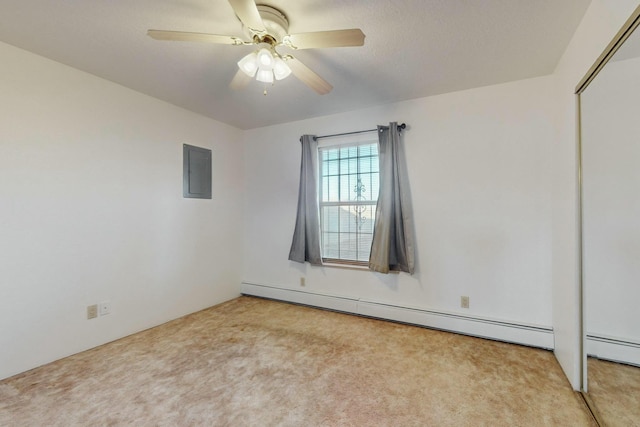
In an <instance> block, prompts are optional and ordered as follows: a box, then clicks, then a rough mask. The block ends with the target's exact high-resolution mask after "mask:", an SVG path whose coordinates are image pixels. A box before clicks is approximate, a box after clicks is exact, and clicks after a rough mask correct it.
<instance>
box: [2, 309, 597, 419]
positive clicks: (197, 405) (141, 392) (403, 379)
mask: <svg viewBox="0 0 640 427" xmlns="http://www.w3.org/2000/svg"><path fill="white" fill-rule="evenodd" d="M0 425H2V426H94V425H100V426H120V425H126V426H589V425H594V424H592V421H591V417H590V415H589V413H588V411H587V410H586V408H585V406H584V404H583V403H582V400H581V399H580V398H579V395H578V394H576V393H574V392H573V391H572V390H571V388H570V386H569V383H568V382H567V380H566V378H565V377H564V375H563V373H562V371H561V369H560V367H559V365H558V364H557V362H556V360H555V358H554V356H553V354H552V353H551V352H548V351H544V350H537V349H532V348H527V347H522V346H517V345H510V344H505V343H499V342H493V341H488V340H482V339H477V338H470V337H464V336H460V335H456V334H451V333H446V332H440V331H433V330H428V329H424V328H418V327H413V326H407V325H400V324H395V323H390V322H384V321H379V320H373V319H366V318H360V317H356V316H350V315H345V314H338V313H332V312H327V311H322V310H317V309H312V308H307V307H300V306H295V305H290V304H285V303H279V302H274V301H268V300H262V299H257V298H250V297H241V298H238V299H235V300H232V301H229V302H227V303H225V304H222V305H219V306H216V307H213V308H211V309H208V310H204V311H201V312H198V313H195V314H192V315H190V316H187V317H184V318H181V319H178V320H175V321H173V322H170V323H167V324H165V325H162V326H159V327H157V328H153V329H150V330H148V331H145V332H142V333H139V334H136V335H132V336H130V337H127V338H124V339H121V340H118V341H116V342H113V343H110V344H107V345H104V346H102V347H99V348H96V349H93V350H90V351H86V352H84V353H80V354H77V355H74V356H72V357H69V358H66V359H63V360H60V361H57V362H54V363H51V364H49V365H46V366H43V367H40V368H37V369H34V370H32V371H29V372H26V373H23V374H20V375H18V376H15V377H13V378H9V379H7V380H4V381H2V382H0Z"/></svg>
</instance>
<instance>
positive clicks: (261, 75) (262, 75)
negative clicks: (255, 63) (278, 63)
mask: <svg viewBox="0 0 640 427" xmlns="http://www.w3.org/2000/svg"><path fill="white" fill-rule="evenodd" d="M256 80H257V81H259V82H264V83H273V71H271V70H263V69H262V68H261V69H260V70H259V71H258V75H257V76H256Z"/></svg>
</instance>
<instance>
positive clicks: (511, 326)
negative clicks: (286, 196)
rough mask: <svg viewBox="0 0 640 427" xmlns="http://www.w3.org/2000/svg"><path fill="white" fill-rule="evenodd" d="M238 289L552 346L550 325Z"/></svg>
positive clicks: (244, 285)
mask: <svg viewBox="0 0 640 427" xmlns="http://www.w3.org/2000/svg"><path fill="white" fill-rule="evenodd" d="M241 293H242V294H244V295H251V296H257V297H263V298H270V299H276V300H280V301H287V302H293V303H297V304H304V305H309V306H313V307H320V308H326V309H329V310H336V311H341V312H345V313H351V314H357V315H361V316H368V317H375V318H379V319H386V320H393V321H396V322H403V323H409V324H413V325H419V326H425V327H428V328H434V329H441V330H444V331H450V332H456V333H459V334H464V335H471V336H475V337H481V338H488V339H492V340H497V341H505V342H510V343H515V344H522V345H527V346H531V347H540V348H544V349H549V350H553V348H554V338H553V329H552V328H551V327H545V326H537V325H528V324H521V323H515V322H508V321H502V320H495V319H488V318H481V317H473V316H464V315H460V314H457V313H446V312H442V311H436V310H426V309H421V308H412V307H404V306H397V305H392V304H385V303H381V302H378V301H372V300H365V299H356V298H348V297H342V296H338V295H327V294H319V293H313V292H307V291H299V290H295V289H286V288H279V287H275V286H267V285H259V284H255V283H247V282H243V283H242V285H241Z"/></svg>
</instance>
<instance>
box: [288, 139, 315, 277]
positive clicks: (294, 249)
mask: <svg viewBox="0 0 640 427" xmlns="http://www.w3.org/2000/svg"><path fill="white" fill-rule="evenodd" d="M300 142H301V143H302V160H301V162H300V189H299V190H298V214H297V218H296V228H295V230H294V232H293V242H292V243H291V251H289V259H290V260H291V261H296V262H305V261H307V262H309V263H311V264H313V265H322V253H321V250H320V214H319V209H318V142H317V141H316V138H315V136H313V135H303V136H302V138H300Z"/></svg>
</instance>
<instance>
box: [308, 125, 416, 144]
mask: <svg viewBox="0 0 640 427" xmlns="http://www.w3.org/2000/svg"><path fill="white" fill-rule="evenodd" d="M406 127H407V125H406V124H405V123H402V124H400V125H398V132H400V131H401V130H402V129H405V128H406ZM377 131H378V128H375V129H367V130H357V131H354V132H345V133H334V134H332V135H322V136H316V137H315V139H316V140H317V139H322V138H332V137H334V136H344V135H355V134H357V133H366V132H377Z"/></svg>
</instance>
